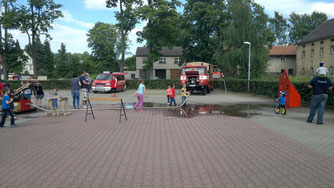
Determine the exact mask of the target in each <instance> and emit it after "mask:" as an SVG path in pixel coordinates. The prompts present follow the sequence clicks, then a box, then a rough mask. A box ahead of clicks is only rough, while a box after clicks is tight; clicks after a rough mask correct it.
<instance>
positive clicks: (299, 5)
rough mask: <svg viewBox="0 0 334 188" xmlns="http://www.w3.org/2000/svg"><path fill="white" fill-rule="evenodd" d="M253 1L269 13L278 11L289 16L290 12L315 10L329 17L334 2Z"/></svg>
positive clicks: (331, 15) (333, 15)
mask: <svg viewBox="0 0 334 188" xmlns="http://www.w3.org/2000/svg"><path fill="white" fill-rule="evenodd" d="M255 2H256V3H258V4H260V5H262V6H264V7H265V11H267V12H269V13H273V12H274V11H278V12H280V13H283V14H284V15H285V16H289V15H290V14H291V13H292V12H295V13H298V14H304V13H306V14H310V13H312V12H313V11H315V10H316V11H319V12H324V13H326V14H327V16H328V17H329V18H334V12H333V10H334V3H327V2H321V1H318V2H311V1H310V0H294V1H291V0H255Z"/></svg>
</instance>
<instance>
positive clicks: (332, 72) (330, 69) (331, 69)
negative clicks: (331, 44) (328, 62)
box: [329, 66, 334, 75]
mask: <svg viewBox="0 0 334 188" xmlns="http://www.w3.org/2000/svg"><path fill="white" fill-rule="evenodd" d="M329 74H330V75H333V74H334V69H333V66H331V67H329Z"/></svg>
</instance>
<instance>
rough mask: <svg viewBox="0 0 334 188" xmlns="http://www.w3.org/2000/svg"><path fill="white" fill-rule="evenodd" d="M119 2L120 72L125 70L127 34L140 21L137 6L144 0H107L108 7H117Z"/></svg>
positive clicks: (117, 13) (117, 17)
mask: <svg viewBox="0 0 334 188" xmlns="http://www.w3.org/2000/svg"><path fill="white" fill-rule="evenodd" d="M117 2H119V11H117V12H116V13H115V14H116V19H117V20H118V22H119V23H118V24H117V26H118V27H119V30H120V33H121V43H120V44H121V60H120V61H119V68H120V72H124V59H125V50H126V46H127V45H126V36H127V35H128V34H129V32H130V31H131V30H132V29H134V27H135V25H136V24H137V23H138V19H137V17H136V12H137V8H136V6H141V5H142V3H143V2H142V0H107V1H106V3H107V7H108V8H112V7H117ZM123 6H124V7H123Z"/></svg>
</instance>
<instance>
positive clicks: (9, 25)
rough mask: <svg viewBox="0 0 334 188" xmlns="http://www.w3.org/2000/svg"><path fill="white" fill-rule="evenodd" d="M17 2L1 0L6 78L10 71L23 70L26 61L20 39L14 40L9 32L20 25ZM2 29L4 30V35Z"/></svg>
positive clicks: (1, 43) (0, 36)
mask: <svg viewBox="0 0 334 188" xmlns="http://www.w3.org/2000/svg"><path fill="white" fill-rule="evenodd" d="M15 2H16V1H15V0H2V1H1V2H0V11H1V15H0V56H1V60H2V62H1V63H2V69H3V74H4V79H5V80H7V79H8V73H9V72H11V71H13V72H15V73H18V72H19V71H20V70H21V71H22V68H23V63H24V62H25V61H26V58H25V56H24V55H23V52H22V50H21V49H20V45H19V43H18V41H14V39H13V37H12V35H11V34H10V33H9V30H10V29H16V28H17V27H18V25H17V24H16V21H17V15H16V8H17V7H15V6H14V3H15ZM2 31H4V36H3V34H2Z"/></svg>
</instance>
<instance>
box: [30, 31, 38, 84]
mask: <svg viewBox="0 0 334 188" xmlns="http://www.w3.org/2000/svg"><path fill="white" fill-rule="evenodd" d="M35 40H36V37H35V34H34V33H33V34H32V45H31V53H32V54H31V55H32V68H33V71H34V78H35V79H37V78H38V72H37V62H36V46H35V45H36V43H35Z"/></svg>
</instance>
